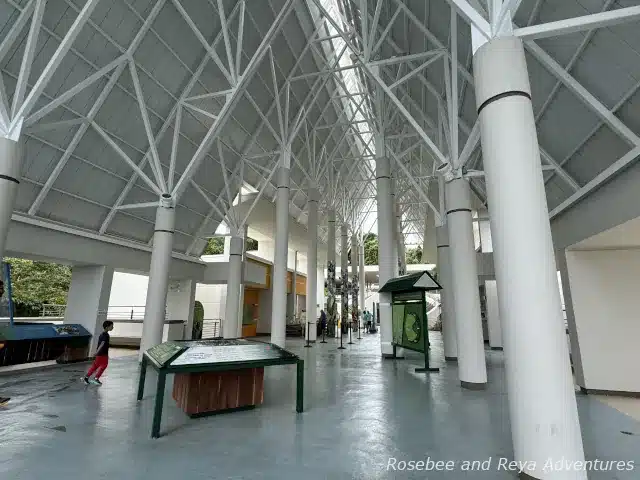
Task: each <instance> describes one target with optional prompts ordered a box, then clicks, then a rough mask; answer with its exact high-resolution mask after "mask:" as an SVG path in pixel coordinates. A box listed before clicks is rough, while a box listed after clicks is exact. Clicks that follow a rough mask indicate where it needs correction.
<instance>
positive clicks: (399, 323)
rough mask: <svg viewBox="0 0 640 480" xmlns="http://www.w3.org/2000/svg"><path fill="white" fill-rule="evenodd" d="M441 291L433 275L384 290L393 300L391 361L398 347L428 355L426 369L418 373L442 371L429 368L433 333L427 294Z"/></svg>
mask: <svg viewBox="0 0 640 480" xmlns="http://www.w3.org/2000/svg"><path fill="white" fill-rule="evenodd" d="M441 289H442V287H441V286H440V284H439V283H438V282H437V281H436V280H435V279H434V278H433V277H432V276H431V275H430V274H429V272H418V273H412V274H411V275H403V276H402V277H397V278H392V279H391V280H389V281H388V282H387V283H385V284H384V285H383V286H382V288H381V289H380V292H381V293H390V294H391V298H392V304H391V307H392V316H391V325H392V339H391V345H392V347H393V355H392V357H391V358H396V349H397V348H398V347H400V348H404V349H407V350H413V351H414V352H420V353H424V368H416V372H439V371H440V369H439V368H432V367H430V366H429V329H428V322H427V299H426V295H425V292H426V291H434V290H441Z"/></svg>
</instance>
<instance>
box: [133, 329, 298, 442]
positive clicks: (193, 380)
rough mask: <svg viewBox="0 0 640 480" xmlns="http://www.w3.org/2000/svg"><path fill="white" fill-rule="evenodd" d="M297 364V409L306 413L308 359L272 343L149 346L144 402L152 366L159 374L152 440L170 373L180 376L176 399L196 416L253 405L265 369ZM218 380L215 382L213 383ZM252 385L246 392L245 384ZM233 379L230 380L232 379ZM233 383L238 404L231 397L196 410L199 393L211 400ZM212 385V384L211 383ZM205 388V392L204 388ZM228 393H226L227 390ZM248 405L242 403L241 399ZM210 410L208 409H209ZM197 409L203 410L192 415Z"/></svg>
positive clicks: (157, 430)
mask: <svg viewBox="0 0 640 480" xmlns="http://www.w3.org/2000/svg"><path fill="white" fill-rule="evenodd" d="M290 364H296V366H297V387H296V411H297V412H298V413H300V412H302V411H303V399H304V361H303V360H302V359H300V358H299V357H298V356H297V355H294V354H293V353H291V352H289V351H287V350H284V349H283V348H280V347H278V346H277V345H273V344H270V343H264V342H258V341H251V340H245V339H217V340H199V341H171V342H165V343H162V344H160V345H156V346H155V347H152V348H150V349H149V350H147V351H146V352H145V353H144V355H143V357H142V364H141V366H140V379H139V382H138V401H140V400H142V397H143V394H144V384H145V377H146V374H147V367H148V366H151V367H153V368H154V369H155V370H156V371H157V372H158V384H157V389H156V399H155V407H154V411H153V425H152V427H151V438H158V437H159V436H160V424H161V421H162V407H163V402H164V392H165V385H166V379H167V375H168V374H175V375H176V377H175V380H174V398H176V401H177V402H178V404H179V405H181V406H183V409H184V410H185V412H186V413H187V414H189V415H190V416H202V415H203V414H211V413H218V412H220V411H230V410H234V409H238V408H240V407H253V406H255V405H256V404H258V403H261V402H262V371H263V368H264V367H269V366H272V365H290ZM212 379H213V381H212ZM247 379H248V384H249V387H250V388H251V389H252V391H251V392H249V394H248V398H247V394H246V392H245V393H244V394H243V393H242V392H241V391H240V390H241V389H242V388H243V384H244V385H245V386H246V385H247V381H246V380H247ZM229 380H230V381H229ZM230 383H231V384H232V386H233V388H234V389H237V393H234V397H235V400H234V401H235V402H236V403H233V404H232V405H231V406H230V404H229V402H228V401H227V400H228V399H226V398H221V399H218V400H214V404H213V405H208V406H204V407H201V408H200V409H196V410H194V407H193V404H194V403H198V402H199V398H193V397H194V395H196V396H199V397H202V396H203V394H204V396H206V397H207V399H210V398H212V397H215V396H216V395H220V389H221V388H222V390H224V388H225V387H224V385H227V386H228V385H229V384H230ZM194 384H195V385H197V386H198V389H197V392H196V393H193V391H194V390H196V389H192V391H191V392H190V391H189V386H190V385H194ZM256 384H257V385H256ZM209 385H210V386H209ZM203 390H204V391H203ZM223 394H224V392H223ZM241 397H243V399H244V400H242V401H243V402H244V403H242V404H241V405H240V404H239V403H238V402H239V401H240V398H241ZM203 410H204V411H203ZM194 411H197V414H192V413H193V412H194Z"/></svg>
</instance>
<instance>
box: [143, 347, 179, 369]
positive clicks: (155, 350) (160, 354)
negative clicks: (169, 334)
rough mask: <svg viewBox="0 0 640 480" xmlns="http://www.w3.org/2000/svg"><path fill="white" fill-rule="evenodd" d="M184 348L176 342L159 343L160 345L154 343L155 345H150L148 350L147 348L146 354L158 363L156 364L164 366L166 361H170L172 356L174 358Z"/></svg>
mask: <svg viewBox="0 0 640 480" xmlns="http://www.w3.org/2000/svg"><path fill="white" fill-rule="evenodd" d="M184 349H185V347H184V346H182V345H180V344H178V343H175V342H166V343H161V344H160V345H156V346H155V347H151V348H150V349H149V350H147V355H149V357H151V358H153V359H154V360H155V361H156V362H157V363H158V365H160V366H165V365H166V364H167V363H168V362H170V361H171V359H172V358H174V357H175V356H176V355H178V354H179V353H180V352H181V351H183V350H184Z"/></svg>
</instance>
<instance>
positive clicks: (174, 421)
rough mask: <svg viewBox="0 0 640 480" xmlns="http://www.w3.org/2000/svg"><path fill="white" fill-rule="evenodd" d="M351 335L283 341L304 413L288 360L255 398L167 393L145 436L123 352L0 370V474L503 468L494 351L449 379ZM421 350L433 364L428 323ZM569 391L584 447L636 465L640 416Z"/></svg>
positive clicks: (437, 345) (450, 369) (282, 475)
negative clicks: (466, 386) (220, 400)
mask: <svg viewBox="0 0 640 480" xmlns="http://www.w3.org/2000/svg"><path fill="white" fill-rule="evenodd" d="M354 341H355V342H356V344H355V345H351V346H348V347H349V349H348V350H343V351H339V350H337V349H336V342H335V340H334V339H331V340H330V343H328V344H325V345H321V344H316V345H315V346H314V347H313V348H307V349H305V348H302V342H301V341H295V340H294V341H290V342H288V347H290V349H291V350H293V351H295V352H297V353H299V354H300V355H302V356H303V357H304V358H305V362H306V363H305V366H306V378H305V383H306V396H305V408H306V411H305V413H303V414H301V415H296V413H295V378H294V377H295V368H294V367H291V366H284V367H270V368H267V369H266V372H265V402H264V404H263V405H262V406H261V407H259V408H257V409H255V410H250V411H244V412H236V413H233V414H227V415H219V416H216V417H208V418H201V419H194V420H191V419H189V418H188V417H186V416H185V415H184V414H182V412H181V411H179V410H178V409H177V408H176V407H175V404H174V402H173V400H172V399H171V395H170V393H169V394H168V395H166V396H165V410H164V412H165V415H164V418H163V426H162V431H163V433H164V434H166V436H164V437H162V438H160V439H158V440H151V439H150V438H149V433H150V428H151V415H152V410H153V398H152V395H151V394H148V395H146V396H145V399H144V400H143V401H142V402H141V403H140V404H137V403H136V401H135V392H136V381H137V363H136V359H135V357H125V358H120V359H114V360H112V362H111V365H110V367H109V369H108V370H107V373H106V374H105V376H104V377H103V380H104V386H103V387H100V388H98V387H93V386H92V387H85V386H84V385H82V384H81V383H80V382H79V381H78V378H79V376H80V375H81V373H82V372H83V371H84V368H85V365H75V366H66V367H63V368H59V369H55V370H49V371H45V372H38V373H30V374H23V375H16V376H13V377H2V378H0V392H1V393H2V394H3V395H4V394H6V395H9V396H11V397H12V399H13V400H12V402H11V403H10V404H9V406H8V407H6V408H4V409H0V478H3V479H4V478H6V479H12V480H30V479H34V480H35V479H37V480H41V479H42V478H51V479H56V480H57V479H66V478H72V479H73V478H79V477H80V475H81V476H82V478H96V479H100V478H104V479H107V478H109V479H122V480H129V479H149V478H153V479H155V480H166V479H176V478H178V479H180V480H196V479H227V478H238V479H240V478H244V479H276V478H277V479H286V478H292V479H293V478H295V479H299V478H304V479H305V480H306V479H327V478H331V479H352V478H353V479H355V478H357V479H386V478H402V479H405V478H406V479H410V478H421V479H424V478H428V479H429V480H433V479H445V478H446V479H452V480H457V479H459V478H473V479H492V480H495V479H498V480H499V479H513V478H515V475H514V474H513V473H509V472H504V471H497V470H496V466H497V462H498V459H499V458H500V457H506V458H510V457H511V455H512V448H511V434H510V428H509V420H508V408H507V398H506V394H505V384H504V378H503V361H502V353H501V352H491V351H488V352H487V359H488V369H489V377H490V386H489V389H488V390H487V391H484V392H471V391H466V390H462V389H461V388H460V387H459V382H458V378H457V372H456V368H455V365H446V366H444V368H443V369H442V370H441V373H439V374H430V376H426V375H425V374H416V373H414V371H413V370H414V368H415V367H416V366H419V365H420V364H421V358H420V357H419V356H418V355H415V354H410V355H408V356H407V358H406V359H405V360H397V361H392V360H384V361H383V360H381V359H380V356H379V353H378V352H379V345H378V336H377V335H375V336H369V335H367V336H366V338H365V339H363V340H359V341H358V340H354ZM432 357H433V358H434V359H438V360H434V362H433V363H436V364H438V365H442V364H443V362H441V361H440V360H439V359H440V358H442V343H441V340H440V337H439V336H438V335H437V334H435V335H433V348H432ZM152 380H153V379H152ZM168 388H170V385H169V386H168ZM578 403H579V408H580V418H581V423H582V428H583V437H584V445H585V451H586V455H587V457H588V459H592V460H595V459H599V460H602V461H606V460H615V461H618V460H622V461H630V460H631V461H634V462H635V464H636V465H637V467H638V468H640V423H638V422H637V421H635V420H634V419H632V418H631V417H629V416H627V415H624V414H622V413H620V412H618V411H617V410H615V409H614V408H611V407H609V406H607V405H605V404H603V403H601V402H599V401H597V400H594V399H592V398H590V397H585V396H583V395H579V396H578ZM622 432H628V433H630V434H631V435H629V434H626V433H622ZM389 457H395V458H397V459H398V460H417V461H419V460H426V458H427V457H431V459H432V460H445V461H446V460H454V461H458V462H459V461H462V460H467V459H468V460H482V461H485V460H487V459H489V458H492V459H493V460H492V468H491V470H490V471H487V472H482V471H480V472H461V471H459V470H458V471H454V472H431V473H428V474H427V473H425V472H408V471H405V472H399V471H387V469H386V467H387V463H388V461H389ZM639 476H640V474H639V473H638V472H636V471H631V472H617V471H610V472H592V473H591V475H590V476H589V478H590V479H592V480H593V479H608V480H609V479H610V480H613V479H637V478H639Z"/></svg>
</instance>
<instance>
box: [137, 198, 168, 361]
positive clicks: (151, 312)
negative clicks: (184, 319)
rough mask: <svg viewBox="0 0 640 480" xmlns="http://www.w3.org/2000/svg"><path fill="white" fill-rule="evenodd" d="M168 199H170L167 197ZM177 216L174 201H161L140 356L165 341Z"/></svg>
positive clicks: (157, 213) (156, 224)
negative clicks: (163, 339)
mask: <svg viewBox="0 0 640 480" xmlns="http://www.w3.org/2000/svg"><path fill="white" fill-rule="evenodd" d="M165 200H168V199H166V197H165ZM175 215H176V210H175V208H174V207H173V205H170V204H161V205H159V206H158V210H157V211H156V223H155V230H154V234H153V250H152V252H151V266H150V269H149V285H148V287H147V302H146V305H145V310H144V323H143V325H142V339H141V340H140V358H142V354H143V353H144V352H145V351H146V350H147V349H149V348H151V347H153V346H155V345H158V344H159V343H162V332H163V329H164V320H165V313H166V308H167V288H168V285H169V265H170V264H171V249H172V248H173V232H174V225H175Z"/></svg>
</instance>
